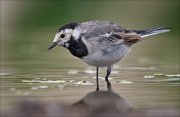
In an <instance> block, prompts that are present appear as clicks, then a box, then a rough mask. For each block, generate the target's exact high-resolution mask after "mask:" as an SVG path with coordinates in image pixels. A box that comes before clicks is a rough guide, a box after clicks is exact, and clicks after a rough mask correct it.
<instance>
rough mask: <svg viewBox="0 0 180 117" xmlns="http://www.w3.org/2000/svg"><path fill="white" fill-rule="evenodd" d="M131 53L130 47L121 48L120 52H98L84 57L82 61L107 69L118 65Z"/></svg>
mask: <svg viewBox="0 0 180 117" xmlns="http://www.w3.org/2000/svg"><path fill="white" fill-rule="evenodd" d="M129 51H130V49H129V47H123V48H119V49H118V50H115V51H114V50H113V51H110V52H107V53H105V52H104V51H103V50H97V51H95V52H93V53H89V54H88V56H85V57H83V58H82V60H83V61H84V62H86V63H87V64H89V65H92V66H97V67H107V66H111V65H113V64H115V63H117V62H118V61H119V60H121V59H122V58H123V57H124V56H125V55H126V54H127V53H128V52H129Z"/></svg>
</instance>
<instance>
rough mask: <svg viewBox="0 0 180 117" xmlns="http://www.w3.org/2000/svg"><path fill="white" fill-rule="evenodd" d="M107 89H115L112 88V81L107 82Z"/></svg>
mask: <svg viewBox="0 0 180 117" xmlns="http://www.w3.org/2000/svg"><path fill="white" fill-rule="evenodd" d="M107 89H108V91H111V92H112V91H113V89H112V87H111V83H110V82H108V83H107Z"/></svg>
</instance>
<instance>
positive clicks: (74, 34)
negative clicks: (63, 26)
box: [72, 29, 81, 40]
mask: <svg viewBox="0 0 180 117" xmlns="http://www.w3.org/2000/svg"><path fill="white" fill-rule="evenodd" d="M80 34H81V31H80V30H78V29H76V30H74V32H73V34H72V35H73V37H74V39H75V40H77V39H79V36H80Z"/></svg>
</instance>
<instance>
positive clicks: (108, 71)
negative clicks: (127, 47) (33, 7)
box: [105, 66, 112, 91]
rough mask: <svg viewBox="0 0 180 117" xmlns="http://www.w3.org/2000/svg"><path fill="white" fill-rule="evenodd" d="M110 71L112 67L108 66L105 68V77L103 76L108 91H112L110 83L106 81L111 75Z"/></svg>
mask: <svg viewBox="0 0 180 117" xmlns="http://www.w3.org/2000/svg"><path fill="white" fill-rule="evenodd" d="M111 69H112V66H109V67H108V68H107V74H106V76H105V80H106V83H107V88H108V91H112V87H111V83H110V82H109V80H108V77H109V75H110V74H111Z"/></svg>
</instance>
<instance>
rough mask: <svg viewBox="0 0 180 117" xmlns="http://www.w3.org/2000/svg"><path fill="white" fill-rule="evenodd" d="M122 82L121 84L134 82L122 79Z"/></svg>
mask: <svg viewBox="0 0 180 117" xmlns="http://www.w3.org/2000/svg"><path fill="white" fill-rule="evenodd" d="M120 83H121V84H131V83H133V82H131V81H128V80H122V81H120Z"/></svg>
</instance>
